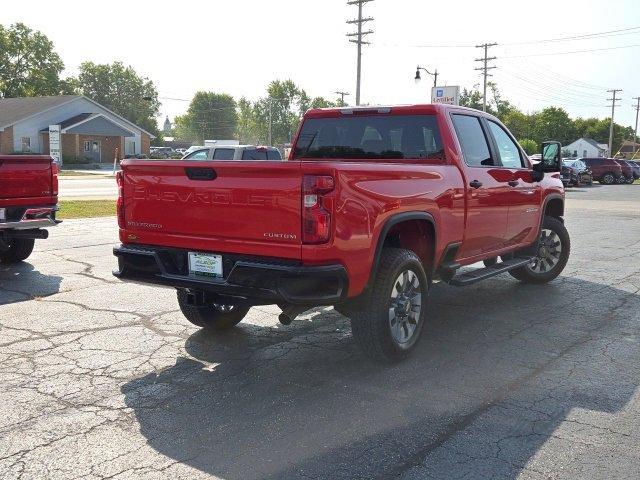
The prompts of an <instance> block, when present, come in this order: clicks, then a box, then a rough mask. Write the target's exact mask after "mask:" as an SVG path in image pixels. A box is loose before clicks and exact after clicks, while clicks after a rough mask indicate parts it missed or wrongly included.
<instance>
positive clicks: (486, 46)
mask: <svg viewBox="0 0 640 480" xmlns="http://www.w3.org/2000/svg"><path fill="white" fill-rule="evenodd" d="M496 45H497V43H483V44H482V45H476V48H483V49H484V57H483V58H476V59H475V61H476V62H482V66H481V67H477V68H474V70H482V75H483V77H484V90H483V92H482V111H483V112H486V111H487V77H491V76H492V75H490V74H489V73H488V72H489V70H492V69H494V68H497V67H495V66H491V67H490V66H489V65H488V62H489V61H491V60H495V59H496V57H488V56H487V54H488V52H489V47H494V46H496Z"/></svg>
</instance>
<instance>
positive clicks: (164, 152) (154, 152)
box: [149, 147, 176, 158]
mask: <svg viewBox="0 0 640 480" xmlns="http://www.w3.org/2000/svg"><path fill="white" fill-rule="evenodd" d="M149 153H150V156H151V157H152V158H153V157H156V158H171V157H172V156H173V155H174V154H175V153H176V152H175V151H174V150H173V148H171V147H151V148H150V149H149Z"/></svg>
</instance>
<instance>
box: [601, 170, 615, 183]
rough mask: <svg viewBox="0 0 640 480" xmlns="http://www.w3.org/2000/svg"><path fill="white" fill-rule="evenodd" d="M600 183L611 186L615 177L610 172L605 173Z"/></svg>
mask: <svg viewBox="0 0 640 480" xmlns="http://www.w3.org/2000/svg"><path fill="white" fill-rule="evenodd" d="M600 183H604V184H605V185H613V184H614V183H616V176H615V175H614V174H613V173H611V172H607V173H605V174H604V175H603V176H602V178H601V179H600Z"/></svg>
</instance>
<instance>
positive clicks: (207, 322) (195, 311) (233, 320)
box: [178, 289, 250, 332]
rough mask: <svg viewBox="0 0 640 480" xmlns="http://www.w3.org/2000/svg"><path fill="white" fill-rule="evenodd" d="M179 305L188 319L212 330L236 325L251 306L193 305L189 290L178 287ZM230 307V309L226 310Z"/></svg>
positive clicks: (227, 328) (226, 328)
mask: <svg viewBox="0 0 640 480" xmlns="http://www.w3.org/2000/svg"><path fill="white" fill-rule="evenodd" d="M178 305H180V310H181V311H182V314H183V315H184V316H185V318H186V319H187V320H189V321H190V322H191V323H193V324H194V325H197V326H198V327H202V328H206V329H208V330H211V331H217V332H219V331H223V330H229V329H230V328H233V327H235V326H236V325H237V324H238V323H240V322H241V321H242V319H243V318H244V317H245V316H246V315H247V313H248V312H249V308H250V307H239V306H237V305H205V306H198V307H196V306H193V305H189V304H188V303H187V291H186V290H184V289H178ZM226 309H229V310H226Z"/></svg>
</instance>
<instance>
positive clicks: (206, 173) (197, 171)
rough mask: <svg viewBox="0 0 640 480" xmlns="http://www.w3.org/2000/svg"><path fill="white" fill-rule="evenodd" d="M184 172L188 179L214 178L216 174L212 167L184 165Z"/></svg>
mask: <svg viewBox="0 0 640 480" xmlns="http://www.w3.org/2000/svg"><path fill="white" fill-rule="evenodd" d="M184 172H185V173H186V174H187V177H189V179H190V180H215V179H216V177H217V176H218V175H216V171H215V170H214V169H213V168H206V167H186V168H185V169H184Z"/></svg>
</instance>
